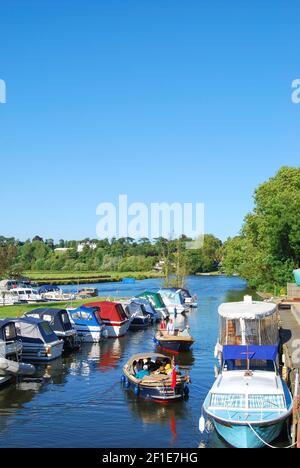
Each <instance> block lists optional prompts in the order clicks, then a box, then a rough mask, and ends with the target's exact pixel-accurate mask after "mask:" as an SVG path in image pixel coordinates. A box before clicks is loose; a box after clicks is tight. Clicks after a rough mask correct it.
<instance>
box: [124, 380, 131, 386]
mask: <svg viewBox="0 0 300 468" xmlns="http://www.w3.org/2000/svg"><path fill="white" fill-rule="evenodd" d="M124 385H125V388H129V387H130V382H129V380H128V379H125V383H124Z"/></svg>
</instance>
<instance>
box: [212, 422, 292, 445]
mask: <svg viewBox="0 0 300 468" xmlns="http://www.w3.org/2000/svg"><path fill="white" fill-rule="evenodd" d="M213 423H214V426H215V429H216V431H217V432H218V434H219V435H220V436H221V437H222V438H223V439H224V440H225V441H226V442H227V443H228V444H229V445H231V446H233V447H236V448H262V447H265V446H266V444H264V443H263V442H262V441H261V440H260V438H261V439H262V440H263V441H265V442H266V443H268V444H271V443H272V442H273V440H275V439H277V437H279V435H280V433H281V432H282V429H283V427H284V420H281V421H279V422H277V423H274V424H271V425H267V424H266V425H261V424H259V425H255V424H254V425H253V426H252V428H253V430H252V429H251V427H250V426H249V425H241V424H236V425H235V424H231V425H229V424H225V423H222V422H220V421H217V420H214V421H213ZM254 431H255V432H254ZM256 434H258V435H256ZM258 436H259V437H260V438H259V437H258Z"/></svg>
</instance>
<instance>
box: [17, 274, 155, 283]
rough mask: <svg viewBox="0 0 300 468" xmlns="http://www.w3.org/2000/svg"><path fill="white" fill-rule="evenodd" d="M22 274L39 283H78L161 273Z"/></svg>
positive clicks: (152, 275) (113, 280) (153, 276)
mask: <svg viewBox="0 0 300 468" xmlns="http://www.w3.org/2000/svg"><path fill="white" fill-rule="evenodd" d="M24 276H25V277H27V278H29V279H31V280H32V281H36V282H38V283H40V284H53V285H57V284H62V285H63V284H65V285H67V284H79V283H86V284H89V283H101V282H103V283H106V282H116V281H121V280H122V279H123V278H135V279H137V280H142V279H147V278H161V277H162V275H161V273H157V272H155V271H139V272H132V271H130V272H115V271H114V272H112V271H107V272H95V271H84V272H77V271H69V272H68V271H63V272H62V271H25V272H24Z"/></svg>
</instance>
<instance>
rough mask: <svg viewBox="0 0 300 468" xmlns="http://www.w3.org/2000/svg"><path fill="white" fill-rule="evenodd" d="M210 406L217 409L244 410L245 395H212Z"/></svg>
mask: <svg viewBox="0 0 300 468" xmlns="http://www.w3.org/2000/svg"><path fill="white" fill-rule="evenodd" d="M210 406H214V407H217V408H228V409H229V408H245V406H246V395H243V394H226V393H213V394H212V395H211V400H210Z"/></svg>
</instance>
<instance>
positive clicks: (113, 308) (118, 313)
mask: <svg viewBox="0 0 300 468" xmlns="http://www.w3.org/2000/svg"><path fill="white" fill-rule="evenodd" d="M84 305H85V307H97V308H98V311H97V314H99V317H100V319H101V320H109V321H110V322H123V321H124V320H127V315H126V313H125V311H124V309H123V306H122V304H119V303H118V302H109V301H103V302H90V303H89V304H84Z"/></svg>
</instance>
